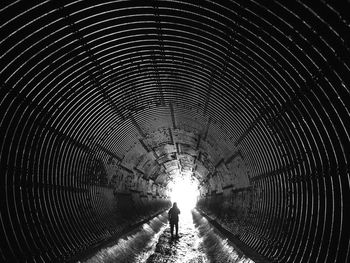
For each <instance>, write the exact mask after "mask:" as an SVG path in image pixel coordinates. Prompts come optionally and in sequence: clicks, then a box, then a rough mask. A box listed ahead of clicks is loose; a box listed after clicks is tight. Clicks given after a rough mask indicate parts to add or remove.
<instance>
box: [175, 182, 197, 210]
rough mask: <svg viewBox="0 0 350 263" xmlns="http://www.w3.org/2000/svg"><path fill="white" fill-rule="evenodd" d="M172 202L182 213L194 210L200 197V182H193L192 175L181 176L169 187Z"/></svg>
mask: <svg viewBox="0 0 350 263" xmlns="http://www.w3.org/2000/svg"><path fill="white" fill-rule="evenodd" d="M169 190H170V200H171V202H172V203H174V202H176V203H177V205H178V207H179V209H180V211H183V212H187V211H190V210H192V209H193V208H194V207H195V206H196V204H197V198H198V196H199V191H198V182H197V181H196V180H194V179H192V180H191V176H190V175H179V176H177V177H176V178H175V179H174V181H173V182H171V183H170V185H169Z"/></svg>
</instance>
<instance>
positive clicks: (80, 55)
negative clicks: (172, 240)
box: [0, 0, 350, 262]
mask: <svg viewBox="0 0 350 263" xmlns="http://www.w3.org/2000/svg"><path fill="white" fill-rule="evenodd" d="M348 10H349V3H347V2H341V1H334V2H333V1H264V0H249V1H243V0H238V1H234V0H232V1H170V0H164V1H160V0H159V1H158V0H155V1H127V0H125V1H99V2H98V3H92V2H89V1H45V2H40V1H34V2H32V1H29V2H28V1H16V2H13V3H8V4H6V3H1V4H0V36H1V38H0V65H1V67H0V87H1V88H0V93H1V96H0V112H1V115H0V126H1V130H0V138H1V144H0V154H1V171H2V172H1V179H0V180H1V181H0V200H1V201H0V202H1V216H0V231H1V236H2V237H3V240H4V241H5V242H3V244H2V246H1V250H0V255H1V259H2V260H5V261H6V260H8V261H16V260H30V259H33V260H35V261H38V262H40V261H52V260H65V259H69V258H71V257H73V256H74V255H76V254H78V253H80V252H82V251H85V250H86V249H88V248H89V247H91V246H92V245H96V244H98V243H100V242H101V241H103V240H105V239H106V238H110V237H113V236H114V235H118V234H120V233H122V231H124V230H125V225H123V223H122V220H121V219H120V217H118V216H119V214H118V213H119V211H124V210H123V209H129V208H130V207H128V204H129V203H133V204H134V205H135V207H137V208H138V209H139V211H140V212H139V213H141V214H142V213H143V214H142V215H143V216H144V215H145V214H147V212H146V211H147V209H149V208H151V207H153V208H156V209H162V208H164V207H166V205H167V192H166V187H167V184H168V182H169V180H171V179H172V178H173V177H174V176H178V175H179V174H181V173H191V174H192V176H194V177H196V178H197V179H198V180H199V182H200V186H199V187H200V190H201V201H200V206H201V208H202V209H208V211H211V212H213V213H218V215H219V216H220V215H221V216H222V215H225V216H229V217H230V218H231V219H232V222H231V223H232V224H235V226H237V227H236V228H232V229H231V230H232V231H236V232H235V234H237V236H239V238H240V239H241V241H242V242H244V243H245V244H246V245H247V246H249V247H250V248H252V249H253V250H255V251H256V252H258V253H259V254H260V255H262V256H263V257H265V258H267V259H269V260H271V261H276V262H347V261H348V260H349V251H350V247H349V234H348V233H347V232H346V231H345V229H346V225H345V224H346V222H347V221H349V217H348V215H347V214H346V210H347V208H348V205H347V204H346V200H347V199H348V198H349V154H348V152H349V151H350V149H349V148H350V147H349V146H350V142H349V140H350V137H349V127H350V126H349V125H350V124H349V123H350V117H349V101H350V95H349V94H350V92H349V85H350V82H349V80H348V77H347V75H348V74H349V71H350V62H349V61H350V50H349V41H350V40H349V37H348V36H349V34H350V32H349V24H350V22H349V21H350V17H349V14H348V13H349V12H347V11H348ZM118 180H119V181H118ZM114 198H119V199H118V200H121V201H120V202H119V203H118V204H119V205H120V206H118V208H117V210H113V209H114V208H113V207H114V205H115V203H114V202H115V200H114ZM220 198H221V199H220ZM222 198H224V199H222ZM225 198H226V199H225ZM219 200H226V201H227V200H235V201H232V202H233V203H232V204H231V206H232V209H233V210H234V213H233V214H232V213H231V212H230V211H228V210H225V209H224V207H223V206H222V203H220V202H219ZM215 209H217V211H216V210H215ZM129 210H130V209H129ZM134 210H135V209H134ZM230 213H231V214H230ZM141 214H137V213H136V212H135V213H134V214H130V215H129V216H130V217H129V218H128V220H134V219H135V220H136V219H137V218H138V216H141ZM219 218H220V217H219ZM118 220H119V221H118ZM222 220H223V218H222ZM221 224H225V222H224V221H221Z"/></svg>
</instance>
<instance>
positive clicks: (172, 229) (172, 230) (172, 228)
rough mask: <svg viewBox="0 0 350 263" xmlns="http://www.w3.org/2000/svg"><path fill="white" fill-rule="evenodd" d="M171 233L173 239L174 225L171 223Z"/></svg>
mask: <svg viewBox="0 0 350 263" xmlns="http://www.w3.org/2000/svg"><path fill="white" fill-rule="evenodd" d="M170 233H171V237H173V236H174V223H170Z"/></svg>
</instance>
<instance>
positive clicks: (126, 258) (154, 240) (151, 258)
mask: <svg viewBox="0 0 350 263" xmlns="http://www.w3.org/2000/svg"><path fill="white" fill-rule="evenodd" d="M79 262H89V263H90V262H91V263H92V262H125V263H126V262H127V263H134V262H140V263H142V262H143V263H156V262H159V263H163V262H164V263H165V262H167V263H180V262H181V263H197V262H198V263H204V262H205V263H214V262H217V263H220V262H225V263H226V262H227V263H230V262H245V263H253V262H254V261H253V260H251V259H249V258H247V257H246V256H245V255H243V254H242V253H240V252H239V251H238V249H237V248H235V246H234V244H232V243H231V242H230V241H229V240H228V239H226V238H225V237H224V236H223V235H222V234H221V233H220V232H218V231H217V230H216V229H215V227H213V226H212V225H211V224H210V223H209V222H208V220H207V219H206V218H204V217H203V216H202V215H201V214H200V213H199V212H198V211H197V210H192V211H191V212H187V213H183V214H181V217H180V222H179V237H178V238H171V235H170V227H169V223H168V220H167V212H164V213H162V214H160V215H158V216H157V217H155V218H153V219H152V220H150V221H149V222H147V223H145V224H143V225H142V226H140V227H139V228H137V229H135V230H134V231H132V232H130V233H128V234H127V235H125V236H123V237H122V238H120V239H118V240H117V241H115V242H114V244H113V243H111V244H109V245H108V246H106V247H105V248H102V249H100V250H99V251H98V252H97V253H96V254H95V255H93V256H91V257H90V258H88V259H84V260H82V261H79Z"/></svg>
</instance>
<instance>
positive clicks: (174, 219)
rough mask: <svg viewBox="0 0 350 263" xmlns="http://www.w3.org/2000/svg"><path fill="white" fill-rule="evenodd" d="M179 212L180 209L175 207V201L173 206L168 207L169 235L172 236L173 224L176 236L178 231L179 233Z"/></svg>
mask: <svg viewBox="0 0 350 263" xmlns="http://www.w3.org/2000/svg"><path fill="white" fill-rule="evenodd" d="M179 214H180V210H179V208H178V207H177V204H176V202H174V204H173V207H172V208H170V210H169V212H168V218H169V222H170V232H171V237H172V238H173V237H174V226H175V229H176V237H178V233H179Z"/></svg>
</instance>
